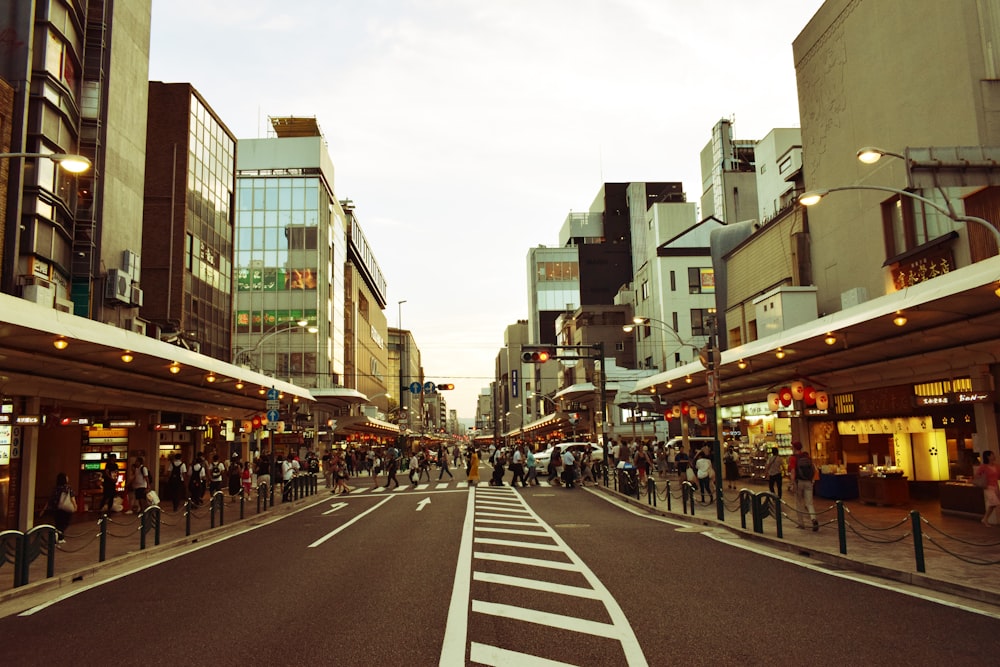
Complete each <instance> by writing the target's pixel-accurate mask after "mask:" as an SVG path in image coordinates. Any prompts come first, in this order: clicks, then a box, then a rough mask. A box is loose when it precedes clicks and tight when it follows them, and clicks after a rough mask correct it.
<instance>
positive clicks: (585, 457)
mask: <svg viewBox="0 0 1000 667" xmlns="http://www.w3.org/2000/svg"><path fill="white" fill-rule="evenodd" d="M588 479H589V480H590V481H591V482H593V484H594V486H597V481H596V480H594V473H593V467H592V465H591V462H590V452H582V453H581V454H580V486H587V480H588Z"/></svg>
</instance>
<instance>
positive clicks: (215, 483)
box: [208, 454, 226, 497]
mask: <svg viewBox="0 0 1000 667" xmlns="http://www.w3.org/2000/svg"><path fill="white" fill-rule="evenodd" d="M225 472H226V466H225V465H224V464H223V463H222V461H220V460H219V455H218V454H213V455H212V465H211V467H210V468H209V478H208V495H209V497H212V496H215V492H216V491H222V475H223V474H224V473H225Z"/></svg>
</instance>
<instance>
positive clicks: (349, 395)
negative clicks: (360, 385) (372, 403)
mask: <svg viewBox="0 0 1000 667" xmlns="http://www.w3.org/2000/svg"><path fill="white" fill-rule="evenodd" d="M311 393H312V396H313V398H314V399H316V402H317V403H320V404H321V405H327V406H331V407H335V408H343V407H350V406H352V405H360V404H362V403H367V402H368V397H367V396H365V395H364V394H362V393H361V392H360V391H358V390H357V389H351V388H350V387H324V388H315V389H312V390H311Z"/></svg>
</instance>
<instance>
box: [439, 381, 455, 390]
mask: <svg viewBox="0 0 1000 667" xmlns="http://www.w3.org/2000/svg"><path fill="white" fill-rule="evenodd" d="M437 388H438V391H447V390H448V389H454V388H455V385H453V384H451V383H448V384H439V385H438V386H437Z"/></svg>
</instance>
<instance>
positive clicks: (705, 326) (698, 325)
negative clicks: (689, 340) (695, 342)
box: [691, 308, 712, 336]
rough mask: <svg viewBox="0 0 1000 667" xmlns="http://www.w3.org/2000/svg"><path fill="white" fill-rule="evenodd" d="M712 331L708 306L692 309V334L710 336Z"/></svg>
mask: <svg viewBox="0 0 1000 667" xmlns="http://www.w3.org/2000/svg"><path fill="white" fill-rule="evenodd" d="M711 333H712V328H711V326H710V325H709V313H708V308H693V309H692V310H691V335H692V336H708V335H711Z"/></svg>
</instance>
